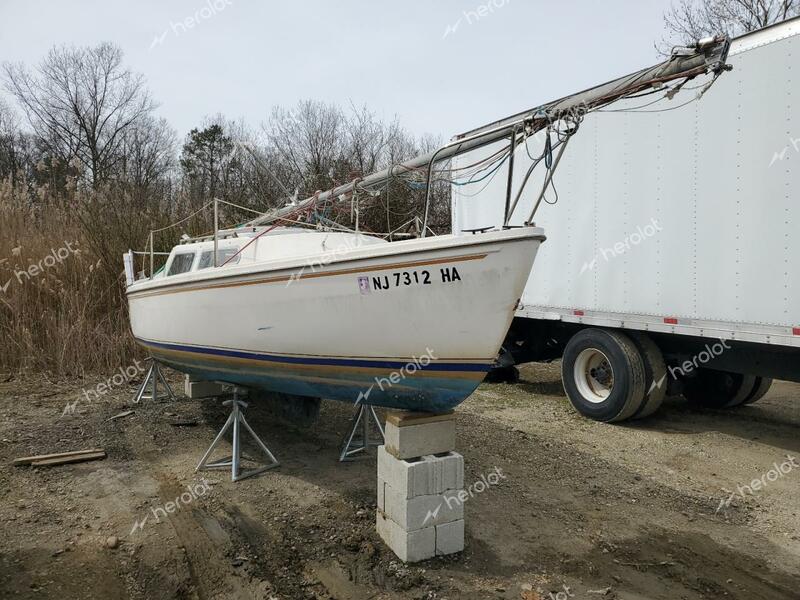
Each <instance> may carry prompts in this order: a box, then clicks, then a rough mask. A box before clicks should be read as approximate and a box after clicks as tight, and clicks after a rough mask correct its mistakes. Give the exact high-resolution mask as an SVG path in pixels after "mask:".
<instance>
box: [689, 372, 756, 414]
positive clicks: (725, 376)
mask: <svg viewBox="0 0 800 600" xmlns="http://www.w3.org/2000/svg"><path fill="white" fill-rule="evenodd" d="M755 385H756V378H755V376H753V375H742V374H740V373H728V372H726V371H716V370H714V369H698V371H697V374H696V375H695V376H694V377H687V378H686V379H685V380H684V386H683V396H684V397H685V398H686V399H687V400H688V401H689V402H691V403H692V404H696V405H698V406H703V407H705V408H733V407H735V406H739V405H740V404H742V403H743V402H744V401H745V399H746V398H747V397H748V396H749V395H750V393H751V392H752V391H753V390H754V388H755Z"/></svg>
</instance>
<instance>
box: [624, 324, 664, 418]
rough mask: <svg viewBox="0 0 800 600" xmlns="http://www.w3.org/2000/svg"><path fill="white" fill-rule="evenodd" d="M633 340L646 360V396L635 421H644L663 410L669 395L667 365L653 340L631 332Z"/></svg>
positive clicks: (644, 335) (643, 334) (636, 332)
mask: <svg viewBox="0 0 800 600" xmlns="http://www.w3.org/2000/svg"><path fill="white" fill-rule="evenodd" d="M630 337H631V340H633V343H634V344H636V347H637V348H638V349H639V352H640V353H641V355H642V358H643V359H644V373H645V382H644V385H645V396H644V400H643V401H642V404H641V405H640V406H639V410H637V411H636V413H635V414H634V415H633V418H634V419H644V418H645V417H649V416H650V415H652V414H654V413H655V412H656V411H658V409H659V408H661V405H662V404H663V403H664V398H665V397H666V395H667V363H665V362H664V355H663V354H662V353H661V349H660V348H659V347H658V346H657V345H656V343H655V342H654V341H653V340H652V338H651V337H650V336H649V335H647V334H646V333H642V332H640V331H632V332H630Z"/></svg>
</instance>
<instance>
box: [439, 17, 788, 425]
mask: <svg viewBox="0 0 800 600" xmlns="http://www.w3.org/2000/svg"><path fill="white" fill-rule="evenodd" d="M727 62H728V63H729V64H730V65H732V67H733V69H732V71H730V72H727V73H725V74H723V75H722V76H721V77H720V78H719V80H718V81H717V82H716V83H715V84H714V85H713V86H712V87H711V88H710V89H708V90H707V91H705V88H704V86H705V83H706V82H707V81H708V80H707V79H705V78H698V79H697V80H694V81H693V82H691V83H689V84H688V85H686V86H685V87H683V88H682V89H680V90H676V91H675V92H674V93H673V94H670V96H672V97H671V98H669V97H664V94H660V93H659V94H655V93H654V94H653V95H649V96H642V97H640V98H635V99H626V100H624V101H621V102H617V103H616V104H614V105H612V106H610V107H609V108H608V109H607V110H606V111H600V112H590V113H589V114H587V115H586V116H585V117H584V118H583V120H582V123H581V124H580V127H579V130H578V132H577V133H576V134H575V135H574V136H572V138H570V142H569V144H568V148H567V149H566V151H565V153H564V155H563V158H562V160H561V162H560V163H557V169H556V170H555V171H554V178H553V182H552V183H549V184H547V183H546V181H545V174H546V171H545V170H544V169H541V171H542V172H541V173H536V172H535V174H534V175H533V177H532V178H531V179H530V180H529V181H528V182H527V185H524V186H523V180H524V176H525V174H526V172H527V170H528V166H529V165H530V164H531V162H532V160H531V159H532V158H537V156H538V155H539V153H540V152H541V146H542V145H543V137H544V136H540V139H539V140H538V142H541V143H540V144H539V146H538V147H536V141H537V140H531V141H530V142H529V144H528V148H526V149H523V148H517V151H516V152H515V153H514V161H513V169H512V174H511V177H509V175H508V171H509V168H508V162H507V163H506V164H505V165H503V168H502V169H500V170H498V171H497V172H496V173H494V174H493V175H492V178H491V179H488V180H486V181H484V180H481V182H480V185H478V186H477V187H481V186H485V188H484V189H482V191H481V190H476V189H475V188H476V185H475V184H473V185H466V186H464V185H459V186H454V188H453V193H452V211H453V230H454V232H462V233H464V235H469V234H470V232H474V231H475V230H481V229H483V228H491V227H499V226H504V225H505V226H514V225H515V224H516V225H519V224H521V223H522V222H523V221H525V220H526V219H527V218H528V217H529V214H530V211H531V209H532V207H533V205H534V204H535V203H536V202H537V200H538V199H539V197H540V195H541V192H542V190H545V194H544V201H543V202H542V203H541V205H540V206H539V209H538V211H537V212H536V214H535V218H534V220H535V222H536V224H537V225H540V226H542V227H544V229H545V233H546V234H547V237H548V240H547V242H546V243H545V244H544V245H543V246H542V248H541V250H540V253H539V257H538V258H537V261H536V264H535V266H534V270H533V272H532V274H531V277H530V279H529V281H528V284H527V287H526V289H525V292H524V295H523V297H522V298H521V299H520V303H519V306H518V310H517V313H516V318H515V320H514V322H513V324H512V326H511V329H510V331H509V335H508V338H507V340H506V343H505V345H504V349H503V354H502V355H501V356H500V358H499V359H498V361H499V362H498V367H499V368H509V366H510V365H513V364H514V363H524V362H531V361H551V360H555V359H559V358H560V359H562V365H563V366H562V378H563V383H564V388H565V390H566V392H567V394H568V396H569V398H570V400H571V402H572V403H573V405H574V406H575V408H576V409H577V410H578V411H580V412H581V413H582V414H584V415H586V416H588V417H590V418H593V419H596V420H601V421H607V422H611V421H622V420H625V419H629V418H636V417H643V416H647V415H650V414H652V413H654V412H655V411H656V410H657V409H658V407H659V406H660V405H661V402H662V400H663V398H664V396H665V394H666V393H670V394H672V393H676V394H677V393H681V394H683V395H684V396H686V398H687V399H688V400H689V401H691V402H695V403H699V404H701V405H704V406H711V407H729V408H732V407H735V406H740V405H743V404H747V403H752V402H755V401H756V400H758V399H759V398H761V397H762V396H763V395H764V394H765V393H766V391H767V390H768V389H769V386H770V384H771V383H772V379H773V378H776V379H784V380H792V381H798V382H800V235H798V233H797V231H798V229H799V228H800V168H799V167H800V19H794V20H791V21H787V22H784V23H782V24H778V25H775V26H772V27H769V28H766V29H763V30H760V31H757V32H754V33H751V34H748V35H745V36H742V37H740V38H737V39H735V40H734V41H733V43H732V46H731V50H730V54H729V57H728V61H727ZM704 91H705V93H702V92H704ZM701 93H702V95H701ZM700 95H701V97H698V96H700ZM470 133H472V132H468V133H466V134H464V135H465V136H466V135H469V134H470ZM494 151H496V149H489V150H486V149H484V150H481V151H480V152H479V153H476V154H475V155H474V156H470V155H465V156H461V157H459V158H458V161H459V163H457V164H456V165H455V166H456V167H458V164H462V165H464V164H467V163H468V162H469V161H470V160H472V159H475V158H477V159H481V158H485V157H486V156H487V155H488V154H491V152H494ZM473 162H474V161H473ZM550 165H551V166H552V161H551V162H550ZM509 180H510V183H509ZM521 186H523V187H524V191H523V194H522V196H521V197H520V200H519V204H518V205H517V206H516V209H515V210H514V211H513V213H512V214H511V215H510V216H509V214H508V211H509V204H512V206H513V203H511V202H510V201H511V200H512V199H513V198H514V197H515V196H516V194H517V193H518V190H519V189H520V187H521ZM509 190H510V191H509ZM478 191H480V193H477V192H478Z"/></svg>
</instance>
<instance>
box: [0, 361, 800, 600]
mask: <svg viewBox="0 0 800 600" xmlns="http://www.w3.org/2000/svg"><path fill="white" fill-rule="evenodd" d="M522 376H523V377H522V382H521V383H519V384H516V385H505V384H498V385H489V384H484V385H483V386H481V388H480V389H479V391H478V392H476V394H474V395H473V396H472V397H471V398H470V399H469V400H468V401H467V402H465V403H464V404H463V405H462V407H460V408H459V410H458V450H459V451H460V452H461V453H462V454H463V455H464V457H465V461H466V477H465V483H466V484H467V485H469V484H470V483H471V482H475V481H478V480H479V479H480V478H481V476H483V475H488V474H489V473H491V472H492V471H494V470H495V469H496V468H497V469H499V470H500V472H501V473H502V474H503V475H504V478H503V479H502V480H501V483H500V484H499V485H496V486H492V487H489V488H488V489H487V490H486V491H484V492H482V493H480V494H477V493H476V494H474V495H472V497H471V498H470V499H469V500H468V501H467V502H466V504H465V513H466V531H467V533H466V537H467V541H466V550H465V551H464V552H463V553H461V554H458V555H454V556H450V557H446V558H438V559H434V560H430V561H427V562H425V563H420V564H417V565H409V566H406V565H403V564H402V563H401V562H400V561H398V560H397V559H396V558H395V557H394V555H393V554H391V552H390V551H389V550H388V549H387V548H386V547H385V546H384V545H383V544H382V543H381V541H380V539H379V538H378V537H377V534H376V533H375V471H376V465H375V455H374V451H373V452H372V453H371V454H370V455H369V456H368V457H366V458H364V459H362V460H359V461H356V462H353V463H349V464H339V463H338V462H337V457H338V446H339V441H340V437H341V435H342V434H343V432H344V430H345V429H346V427H347V421H348V419H349V416H350V413H351V410H352V407H351V406H348V405H344V404H338V403H333V402H324V403H323V408H322V414H321V418H320V420H319V422H318V423H317V424H316V425H314V426H313V427H311V428H309V429H296V428H294V427H291V426H288V425H287V424H285V423H280V422H277V421H276V420H275V419H274V417H273V416H272V415H270V413H269V412H268V411H267V410H266V409H265V408H264V407H262V406H251V407H250V408H249V409H248V411H247V418H248V421H249V422H250V424H251V425H252V426H253V427H254V429H255V430H256V431H258V432H259V433H260V434H261V436H262V438H263V439H264V440H265V441H266V442H267V444H268V445H269V446H270V448H271V449H272V450H273V452H274V453H275V454H276V455H277V456H278V458H279V459H280V460H281V462H282V465H281V466H280V467H279V468H278V469H276V470H272V471H268V472H266V473H263V474H261V475H259V476H256V477H254V478H251V479H248V480H244V481H241V482H239V483H235V484H234V483H231V482H230V479H229V474H226V473H224V472H203V473H201V474H195V472H194V466H195V464H196V463H197V461H198V460H199V458H200V457H201V456H202V454H203V452H204V451H205V449H206V447H207V446H208V445H209V444H210V442H211V441H212V439H213V438H214V435H215V434H216V432H217V430H218V429H219V428H220V427H221V426H222V424H223V423H224V420H225V418H226V416H227V412H226V410H225V409H223V408H222V407H221V406H220V405H219V403H218V402H217V401H213V400H205V401H201V400H186V399H179V400H178V401H176V402H169V401H157V402H152V401H145V402H142V403H141V404H139V405H132V404H131V403H130V400H131V396H132V394H133V391H134V388H133V387H132V386H128V385H125V386H123V387H119V388H115V389H113V390H112V391H111V392H109V393H107V394H105V395H104V396H103V397H102V398H100V399H98V400H93V401H86V399H85V397H83V399H82V400H80V399H81V398H82V395H81V393H82V390H83V389H87V388H94V387H95V386H96V385H97V384H98V383H100V382H99V381H97V382H95V381H90V380H84V381H76V382H71V383H57V384H55V383H48V382H45V381H31V380H25V381H20V380H16V379H12V380H10V381H7V382H5V383H0V463H1V464H0V523H2V528H1V529H0V598H12V597H13V598H58V599H63V598H136V599H139V598H142V599H145V598H146V599H159V598H201V599H211V598H214V599H216V598H265V599H271V598H279V599H294V598H300V599H303V598H308V599H312V598H320V599H329V598H336V599H342V600H347V599H360V598H375V599H379V598H387V599H388V598H392V599H394V598H399V599H434V598H435V599H457V598H476V599H485V598H498V599H499V598H509V599H511V598H513V599H523V600H539V599H548V600H549V599H551V598H552V599H558V600H569V599H598V600H604V599H626V600H641V599H664V600H677V599H686V600H694V599H700V598H727V599H742V600H745V599H746V600H757V599H790V598H795V599H796V598H800V528H799V527H798V526H799V525H800V518H799V517H798V511H799V510H800V507H798V498H800V468H795V467H793V466H792V463H791V462H787V461H789V459H788V458H787V456H788V457H792V458H794V457H800V436H798V426H800V403H798V397H800V386H798V385H794V384H787V383H779V384H776V386H775V387H774V388H773V390H772V391H771V392H770V394H769V395H768V396H767V397H766V398H765V399H764V400H763V401H761V402H759V403H758V404H756V405H754V406H751V407H747V408H744V409H742V410H739V411H735V412H726V411H711V410H698V409H690V408H689V407H687V406H686V404H685V403H684V402H682V401H681V400H679V399H673V400H669V401H668V402H667V405H666V406H665V408H664V410H663V411H662V412H661V413H659V414H658V415H656V416H655V417H654V418H651V419H650V420H648V421H645V422H639V423H635V424H632V425H623V426H611V425H603V424H599V423H594V422H591V421H587V420H585V419H583V418H581V417H580V416H578V415H577V414H575V413H574V412H573V410H572V408H571V406H570V405H569V402H568V400H567V399H566V398H565V396H564V394H563V391H562V389H561V384H560V380H559V377H558V367H557V366H556V365H534V366H528V367H525V368H524V369H523V373H522ZM0 381H2V379H0ZM176 388H178V389H180V386H176ZM76 399H79V401H78V403H77V404H76V405H75V410H74V412H72V413H71V414H69V411H68V414H65V415H62V412H63V411H64V407H65V406H66V405H67V403H72V402H74V401H75V400H76ZM126 410H133V411H134V413H133V414H132V415H129V416H126V417H121V418H118V419H113V420H109V419H110V417H113V416H114V415H117V414H119V413H121V412H124V411H126ZM93 447H99V448H104V449H105V451H106V452H107V453H108V458H106V459H105V460H101V461H95V462H87V463H83V464H75V465H66V466H59V467H49V468H47V467H40V468H31V467H14V466H11V461H12V460H13V459H14V458H16V457H20V456H25V455H31V454H41V453H49V452H63V451H68V450H76V449H84V448H93ZM248 448H249V446H248ZM250 450H253V449H252V448H250ZM776 463H777V467H776V466H774V465H775V464H776ZM797 464H798V465H800V461H798V463H797ZM787 465H788V466H787ZM781 466H783V470H784V471H786V472H780V468H781ZM776 469H777V470H776ZM770 470H772V474H770ZM778 474H779V476H778ZM762 478H763V481H764V482H765V483H764V485H763V486H757V487H759V488H760V489H758V490H753V492H752V493H750V492H749V491H747V488H744V487H743V486H745V485H748V484H750V482H752V481H753V480H754V479H762ZM204 482H207V483H204ZM187 486H189V488H187ZM190 490H193V491H190ZM170 502H172V503H173V504H168V503H170ZM165 507H170V508H172V509H173V510H172V511H171V512H168V511H167V510H166V509H165ZM137 524H138V526H137Z"/></svg>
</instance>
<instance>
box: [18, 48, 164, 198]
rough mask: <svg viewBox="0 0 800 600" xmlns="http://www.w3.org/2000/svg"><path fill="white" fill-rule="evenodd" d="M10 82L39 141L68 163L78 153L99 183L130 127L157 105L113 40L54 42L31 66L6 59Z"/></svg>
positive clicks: (114, 162) (111, 168)
mask: <svg viewBox="0 0 800 600" xmlns="http://www.w3.org/2000/svg"><path fill="white" fill-rule="evenodd" d="M3 70H4V73H5V79H6V87H7V89H8V91H9V92H10V93H11V94H13V95H14V96H15V97H16V99H17V100H18V102H19V103H20V105H21V106H22V108H23V109H24V110H25V113H26V115H27V117H28V120H29V122H30V124H31V127H32V128H33V130H34V132H35V133H36V135H37V137H38V138H39V141H40V142H41V143H42V144H43V145H44V146H46V148H47V149H48V151H49V152H50V154H52V155H53V156H56V157H58V158H59V159H60V160H61V161H63V162H64V163H69V162H71V161H72V160H73V159H77V161H79V162H80V164H81V165H82V166H83V167H84V169H85V171H86V172H87V173H88V179H89V181H90V182H91V184H92V185H93V186H94V187H95V188H96V187H97V186H98V185H99V184H101V183H103V182H104V181H106V180H107V179H108V178H109V177H110V176H111V174H112V173H113V171H114V169H115V168H116V167H117V165H118V162H119V161H120V160H121V157H122V152H121V146H122V145H123V144H124V137H125V136H124V134H125V132H126V130H128V129H129V128H130V127H133V126H134V125H135V124H136V123H138V122H139V121H141V120H142V119H144V118H145V117H146V116H147V115H149V114H150V113H151V111H152V110H153V109H154V108H155V105H154V103H153V101H152V99H151V98H150V94H149V92H148V91H147V89H146V88H145V84H144V78H143V77H142V76H141V75H138V74H135V73H133V72H131V71H130V70H128V69H125V68H124V67H123V65H122V51H121V50H120V49H119V48H118V47H117V46H114V45H113V44H110V43H102V44H100V45H99V46H96V47H94V48H75V47H63V46H62V47H54V48H52V49H51V50H50V52H49V53H48V54H47V57H46V58H45V59H44V60H43V61H42V62H41V64H39V66H38V67H36V69H34V70H33V71H32V72H31V71H30V70H29V69H27V68H26V67H25V66H24V65H21V64H16V65H15V64H9V63H6V64H4V65H3Z"/></svg>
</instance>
